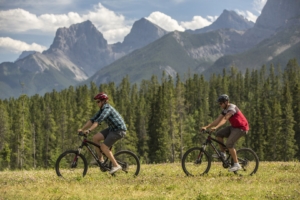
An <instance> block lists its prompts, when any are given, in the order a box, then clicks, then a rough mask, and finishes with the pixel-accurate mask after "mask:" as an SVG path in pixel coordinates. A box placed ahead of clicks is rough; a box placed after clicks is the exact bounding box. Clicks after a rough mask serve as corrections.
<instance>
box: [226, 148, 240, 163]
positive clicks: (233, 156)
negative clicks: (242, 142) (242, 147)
mask: <svg viewBox="0 0 300 200" xmlns="http://www.w3.org/2000/svg"><path fill="white" fill-rule="evenodd" d="M228 150H229V153H230V155H231V157H232V159H233V162H234V163H238V159H237V155H236V150H235V148H228Z"/></svg>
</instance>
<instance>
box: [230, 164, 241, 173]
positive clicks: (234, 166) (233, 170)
mask: <svg viewBox="0 0 300 200" xmlns="http://www.w3.org/2000/svg"><path fill="white" fill-rule="evenodd" d="M240 169H242V167H241V165H239V164H237V165H233V166H231V167H230V169H229V170H228V171H230V172H236V171H238V170H240Z"/></svg>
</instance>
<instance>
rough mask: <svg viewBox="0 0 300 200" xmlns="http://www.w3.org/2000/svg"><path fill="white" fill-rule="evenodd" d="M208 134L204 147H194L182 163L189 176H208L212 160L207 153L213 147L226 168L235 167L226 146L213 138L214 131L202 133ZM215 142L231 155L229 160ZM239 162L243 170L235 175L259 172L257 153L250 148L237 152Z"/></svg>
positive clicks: (188, 151) (187, 152)
mask: <svg viewBox="0 0 300 200" xmlns="http://www.w3.org/2000/svg"><path fill="white" fill-rule="evenodd" d="M204 132H205V133H207V134H208V136H207V138H206V140H205V142H204V143H203V144H202V147H193V148H191V149H189V150H187V151H186V152H185V153H184V155H183V157H182V161H181V166H182V169H183V171H184V173H185V174H186V175H188V176H196V175H204V174H207V173H208V172H209V170H210V167H211V164H212V160H211V156H210V155H209V153H208V152H207V151H206V148H207V147H208V146H210V147H212V149H213V151H214V152H215V153H216V154H217V155H218V159H219V160H221V162H222V164H223V167H224V168H229V167H230V166H232V165H233V159H232V158H231V156H230V153H229V151H228V149H227V148H226V145H225V144H224V143H222V142H220V141H218V140H216V139H215V138H212V137H211V134H212V131H205V130H203V131H202V133H204ZM213 142H216V143H218V144H220V145H222V146H223V147H224V149H226V154H227V155H229V156H228V157H227V158H225V159H224V158H223V156H221V154H220V152H219V151H218V150H217V148H216V145H214V143H213ZM236 153H237V157H238V162H239V164H240V165H241V167H242V168H241V169H240V170H238V171H235V172H234V173H235V174H239V175H253V174H255V173H256V172H257V170H258V165H259V160H258V156H257V155H256V153H255V152H254V151H253V150H252V149H250V148H241V149H238V150H237V151H236Z"/></svg>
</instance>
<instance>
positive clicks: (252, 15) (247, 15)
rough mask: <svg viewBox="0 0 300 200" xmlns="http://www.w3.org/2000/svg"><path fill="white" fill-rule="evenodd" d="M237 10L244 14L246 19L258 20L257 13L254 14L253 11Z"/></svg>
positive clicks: (238, 12)
mask: <svg viewBox="0 0 300 200" xmlns="http://www.w3.org/2000/svg"><path fill="white" fill-rule="evenodd" d="M235 11H236V12H237V14H239V15H242V16H244V17H245V18H246V19H248V20H249V21H252V22H254V23H255V22H256V20H257V17H258V16H256V15H254V14H253V13H252V12H250V11H248V10H246V11H242V10H235Z"/></svg>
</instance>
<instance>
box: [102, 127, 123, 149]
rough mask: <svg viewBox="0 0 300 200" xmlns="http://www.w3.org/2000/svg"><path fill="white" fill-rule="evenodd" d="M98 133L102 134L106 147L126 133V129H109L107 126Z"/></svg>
mask: <svg viewBox="0 0 300 200" xmlns="http://www.w3.org/2000/svg"><path fill="white" fill-rule="evenodd" d="M100 133H101V134H102V135H103V136H104V144H105V145H106V146H108V147H111V146H112V145H113V144H114V143H116V142H117V141H118V140H120V139H122V138H123V137H124V136H125V135H126V131H123V130H118V131H109V128H107V129H104V130H102V131H100Z"/></svg>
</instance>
